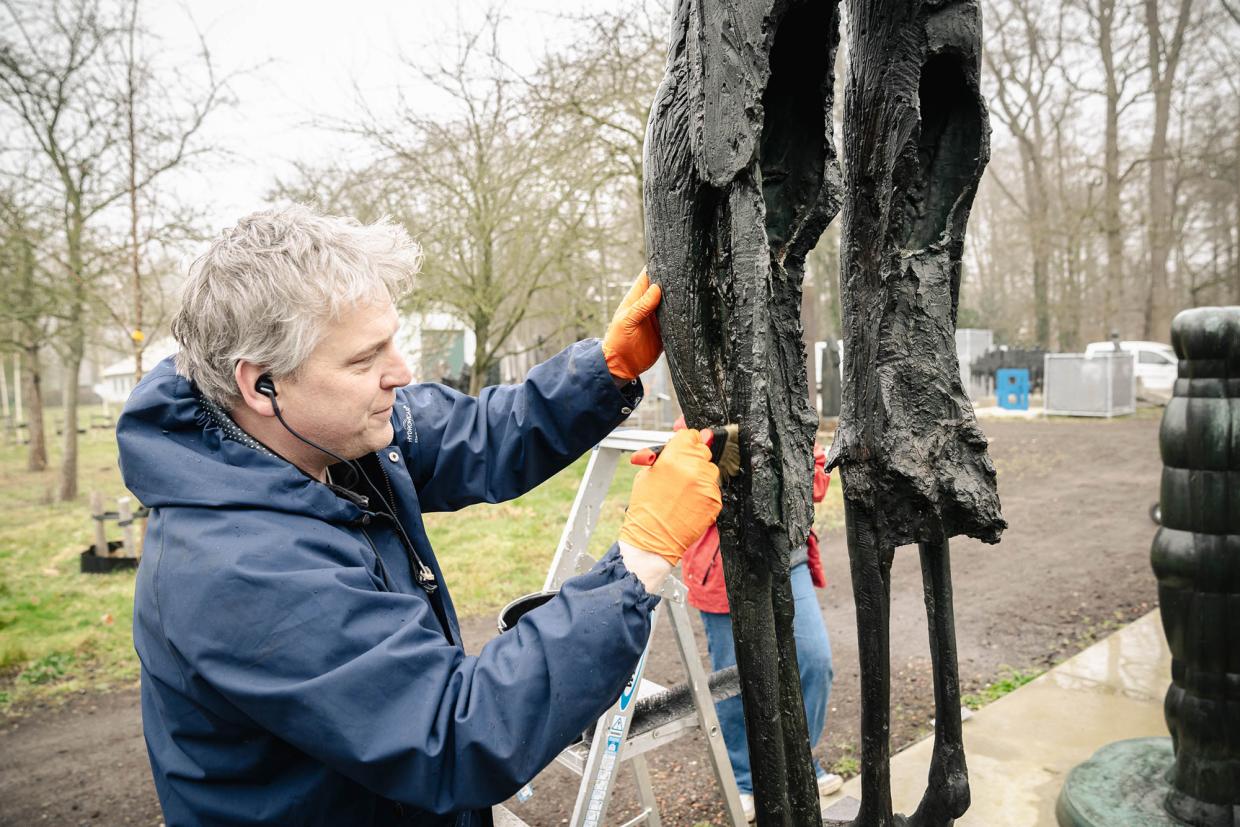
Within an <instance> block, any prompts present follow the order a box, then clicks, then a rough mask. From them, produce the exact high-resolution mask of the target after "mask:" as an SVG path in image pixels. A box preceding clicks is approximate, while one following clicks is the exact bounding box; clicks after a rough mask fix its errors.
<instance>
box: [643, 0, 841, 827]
mask: <svg viewBox="0 0 1240 827" xmlns="http://www.w3.org/2000/svg"><path fill="white" fill-rule="evenodd" d="M837 32H838V19H837V16H836V6H835V4H834V3H831V2H826V3H818V2H809V1H808V0H795V1H794V0H759V2H727V1H726V0H705V2H702V1H701V0H693V1H692V2H691V0H681V2H680V3H678V5H677V7H676V10H675V12H674V19H673V23H672V42H671V47H670V49H669V55H668V65H667V73H666V75H665V78H664V81H663V84H662V85H661V86H660V88H659V92H658V94H657V96H656V98H655V102H654V106H653V108H652V111H651V117H650V125H649V130H648V133H647V139H646V157H645V170H646V172H645V201H646V217H647V223H646V228H647V230H646V237H647V251H648V254H649V257H650V272H651V277H652V278H653V279H654V280H656V281H659V282H661V283H662V284H663V287H664V290H663V295H664V298H663V304H662V306H661V308H660V313H659V320H660V324H661V325H662V330H663V339H664V345H665V348H666V351H667V355H668V363H669V365H670V367H671V371H672V378H673V380H674V382H675V384H676V389H677V393H678V394H679V397H680V401H681V405H682V407H683V408H684V411H685V418H686V420H687V422H688V424H689V425H690V426H693V427H703V426H707V425H719V424H723V423H725V422H735V423H737V424H739V425H740V433H741V460H742V465H743V467H744V468H745V471H744V473H742V474H741V475H740V477H739V478H737V479H735V480H733V481H731V482H729V483H728V484H727V485H726V486H725V488H724V511H723V514H722V515H721V516H720V519H719V529H720V535H721V537H722V546H723V560H724V573H725V580H726V582H727V590H728V600H729V603H730V604H731V606H732V617H733V630H734V635H735V637H736V642H737V647H736V648H737V658H738V666H739V668H740V674H741V696H742V700H743V703H744V707H745V716H746V721H747V722H749V725H748V733H749V752H750V760H751V765H752V767H753V774H754V793H755V799H756V806H757V812H758V820H759V822H760V823H761V824H763V825H776V824H780V825H794V824H808V823H815V824H816V823H818V812H819V810H818V793H817V788H816V784H815V781H814V776H813V772H812V771H811V769H810V754H809V739H808V737H807V735H806V725H805V711H804V708H803V706H802V700H801V687H800V679H799V676H798V674H797V660H796V651H795V645H794V639H793V632H792V617H793V601H792V594H791V588H790V585H789V582H788V557H789V552H790V550H791V549H792V548H793V547H795V546H796V545H798V544H800V543H802V542H804V540H805V537H806V535H807V534H808V532H809V528H810V523H811V521H812V518H813V509H812V505H811V502H810V487H809V481H810V478H811V471H812V462H813V460H812V449H813V441H814V433H815V430H816V425H817V417H816V415H815V413H814V411H813V410H812V409H811V408H810V405H809V402H808V383H807V377H806V372H805V350H804V347H803V345H802V343H801V321H800V308H801V278H802V273H803V268H804V261H805V255H806V253H808V252H809V250H810V249H811V248H812V247H813V245H814V243H815V242H816V241H817V239H818V236H819V235H820V234H821V232H822V230H823V229H824V228H825V227H826V226H827V223H828V222H829V221H830V220H831V218H832V217H833V216H834V215H835V213H836V210H837V209H838V204H839V196H838V193H839V182H840V174H839V168H838V166H837V164H836V162H835V148H834V145H833V143H832V138H831V104H832V94H833V92H832V89H833V79H834V58H835V48H836V45H837V43H838V34H837Z"/></svg>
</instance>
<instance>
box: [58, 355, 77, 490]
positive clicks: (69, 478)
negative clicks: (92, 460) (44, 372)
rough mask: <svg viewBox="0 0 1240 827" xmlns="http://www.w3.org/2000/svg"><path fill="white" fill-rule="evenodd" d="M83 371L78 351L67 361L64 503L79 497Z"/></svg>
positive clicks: (62, 461)
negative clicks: (79, 390)
mask: <svg viewBox="0 0 1240 827" xmlns="http://www.w3.org/2000/svg"><path fill="white" fill-rule="evenodd" d="M81 370H82V352H81V351H80V350H78V351H75V352H73V353H71V354H70V355H69V358H68V359H66V360H65V391H64V394H65V423H64V427H65V431H64V443H63V445H64V449H63V451H62V455H61V458H60V500H61V501H62V502H70V501H72V500H76V499H77V495H78V375H79V374H80V373H81Z"/></svg>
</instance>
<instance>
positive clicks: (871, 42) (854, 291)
mask: <svg viewBox="0 0 1240 827" xmlns="http://www.w3.org/2000/svg"><path fill="white" fill-rule="evenodd" d="M848 18H849V20H850V22H851V26H852V28H851V30H850V33H849V35H850V37H849V58H850V71H849V75H848V78H849V80H848V89H847V95H846V98H845V101H844V156H845V170H846V176H845V181H844V183H845V192H844V225H843V240H842V242H841V245H840V249H841V265H842V272H841V276H840V292H841V296H842V299H843V324H844V352H845V358H844V387H843V408H842V411H841V416H840V424H839V429H838V431H837V432H836V437H835V442H834V444H833V445H832V447H831V453H830V457H829V465H832V466H839V468H840V469H841V474H842V476H843V481H844V502H845V514H846V519H847V527H848V553H849V560H850V563H851V569H852V580H853V593H854V595H855V602H856V606H857V629H858V636H859V649H860V660H861V791H862V798H861V805H860V812H859V814H858V816H857V819H856V821H855V822H854V823H855V824H857V825H865V827H889V825H896V824H909V825H918V827H930V825H943V826H944V827H945V825H949V824H951V823H952V821H953V820H954V819H956V818H959V817H960V816H961V815H962V814H963V813H964V812H965V810H966V809H967V808H968V806H969V785H968V772H967V769H966V766H965V757H964V746H963V743H962V736H961V730H960V687H959V678H958V674H957V663H956V641H955V627H954V619H953V616H952V589H951V568H950V564H949V559H948V554H949V552H948V538H949V537H952V536H955V535H957V534H966V535H968V536H970V537H975V538H977V539H980V540H982V541H984V542H988V543H994V542H998V540H999V536H1000V533H1001V532H1002V530H1003V529H1004V528H1005V526H1006V524H1005V523H1004V521H1003V518H1002V516H1001V515H1000V511H999V498H998V494H997V492H996V489H995V470H994V466H993V465H992V464H991V462H990V459H989V457H988V456H987V454H986V445H987V443H986V437H985V436H984V435H983V434H982V432H981V430H980V429H979V428H978V426H977V422H976V419H975V418H974V415H973V409H972V406H971V404H970V402H969V397H968V395H967V394H966V393H965V390H964V388H963V387H962V384H961V379H960V367H959V364H958V362H957V358H956V348H955V330H956V311H957V307H958V302H959V297H960V257H961V252H962V250H963V246H964V233H965V224H966V222H967V220H968V216H969V209H970V207H971V205H972V203H973V196H974V194H975V193H976V191H977V184H978V181H979V179H980V178H981V175H982V170H983V168H984V167H985V165H986V161H987V158H988V155H989V132H990V130H989V127H988V125H987V117H986V108H985V104H984V103H983V101H982V96H981V93H980V92H979V89H978V74H979V68H980V45H981V15H980V12H979V9H978V5H977V3H976V2H975V1H974V0H963V2H925V3H908V2H905V0H849V6H848ZM908 543H917V544H918V547H919V550H920V554H921V568H922V577H923V579H924V581H925V595H926V613H927V615H928V617H929V628H930V651H931V659H932V663H933V667H934V705H935V731H934V752H933V757H932V759H931V763H930V770H929V780H928V784H927V789H926V792H925V794H924V796H923V797H922V799H921V803H920V805H919V806H918V807H917V810H916V811H915V812H914V813H913V815H912V816H911V817H909V819H908V820H907V821H903V820H902V819H899V817H897V816H894V815H893V814H892V805H891V789H890V768H889V760H890V738H889V723H890V708H889V705H890V698H889V695H890V675H891V672H890V664H889V641H888V629H889V615H890V596H891V562H892V558H893V555H894V553H895V548H896V547H897V546H900V545H904V544H908Z"/></svg>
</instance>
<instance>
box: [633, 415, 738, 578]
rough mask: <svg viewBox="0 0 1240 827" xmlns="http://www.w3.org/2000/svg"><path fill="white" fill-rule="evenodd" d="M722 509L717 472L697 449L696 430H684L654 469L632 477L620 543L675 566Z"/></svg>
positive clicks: (707, 452)
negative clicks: (633, 478)
mask: <svg viewBox="0 0 1240 827" xmlns="http://www.w3.org/2000/svg"><path fill="white" fill-rule="evenodd" d="M722 507H723V499H722V497H721V496H720V493H719V468H718V466H716V465H715V464H714V463H713V462H711V461H710V448H708V447H706V446H705V445H703V444H702V436H701V433H700V432H699V431H695V430H694V429H692V428H685V429H684V430H683V431H678V432H677V433H676V435H675V436H673V437H672V438H671V440H670V441H669V442H668V443H667V446H666V447H665V448H664V449H663V453H661V454H659V459H658V461H657V462H656V463H655V464H654V465H651V466H650V467H649V468H645V469H643V470H641V471H638V472H637V478H636V479H635V480H634V481H633V493H632V495H631V496H630V497H629V508H628V511H626V512H625V513H624V523H623V524H622V525H621V526H620V539H621V540H622V541H623V542H625V543H628V544H629V545H631V546H633V547H634V548H639V549H642V550H643V551H650V552H654V553H655V554H657V555H659V556H660V557H662V558H663V559H664V560H666V561H667V562H668V563H670V564H671V565H673V566H674V565H676V564H677V563H679V562H680V558H681V557H682V556H683V555H684V553H685V549H687V548H688V547H689V546H690V545H692V544H693V543H694V541H696V540H697V539H698V538H699V537H701V536H702V535H703V534H705V533H706V530H707V529H708V528H710V527H711V526H712V525H713V524H714V522H715V518H716V517H718V516H719V509H720V508H722Z"/></svg>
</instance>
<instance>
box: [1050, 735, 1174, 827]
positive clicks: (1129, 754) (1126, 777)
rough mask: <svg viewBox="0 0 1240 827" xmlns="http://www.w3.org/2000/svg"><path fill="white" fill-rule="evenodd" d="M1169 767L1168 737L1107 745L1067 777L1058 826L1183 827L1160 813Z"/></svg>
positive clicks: (1057, 808) (1057, 810)
mask: <svg viewBox="0 0 1240 827" xmlns="http://www.w3.org/2000/svg"><path fill="white" fill-rule="evenodd" d="M1174 762H1175V755H1174V754H1173V753H1172V751H1171V739H1170V738H1132V739H1130V740H1127V741H1116V742H1114V743H1112V744H1107V745H1106V746H1105V747H1102V748H1101V749H1100V750H1098V751H1097V752H1095V753H1094V754H1093V756H1092V757H1091V758H1090V759H1089V760H1088V761H1086V762H1085V763H1083V764H1078V765H1077V766H1076V767H1074V768H1073V769H1072V772H1070V773H1068V780H1067V781H1065V782H1064V785H1063V790H1062V791H1061V792H1060V793H1059V801H1058V803H1057V804H1056V806H1055V816H1056V817H1057V818H1058V820H1059V825H1060V827H1184V822H1182V821H1179V820H1177V819H1174V818H1172V817H1171V815H1170V814H1169V813H1168V812H1167V811H1166V810H1164V809H1163V801H1164V800H1165V799H1166V797H1167V793H1168V792H1170V791H1171V785H1170V784H1169V783H1168V782H1167V778H1166V775H1167V770H1168V769H1170V768H1171V765H1172V764H1173V763H1174Z"/></svg>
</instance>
